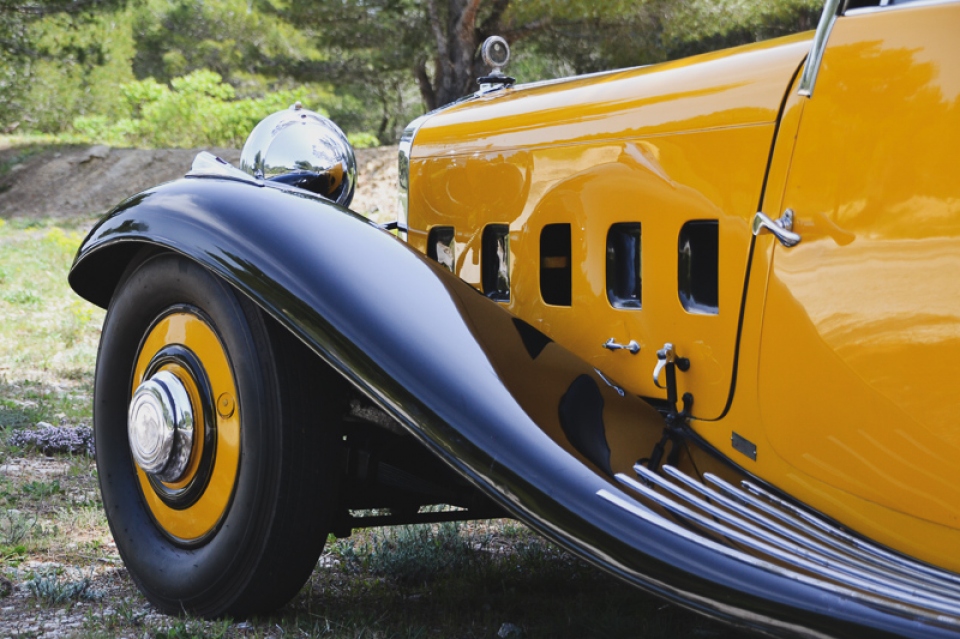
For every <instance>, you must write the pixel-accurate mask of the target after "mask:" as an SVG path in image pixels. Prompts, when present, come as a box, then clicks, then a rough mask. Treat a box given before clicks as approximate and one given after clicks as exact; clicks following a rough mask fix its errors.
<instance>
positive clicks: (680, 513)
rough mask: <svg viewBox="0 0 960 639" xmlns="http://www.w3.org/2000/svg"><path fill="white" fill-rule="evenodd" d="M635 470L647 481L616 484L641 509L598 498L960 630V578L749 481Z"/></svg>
mask: <svg viewBox="0 0 960 639" xmlns="http://www.w3.org/2000/svg"><path fill="white" fill-rule="evenodd" d="M634 470H635V471H636V473H637V475H638V476H639V480H637V479H634V478H632V477H629V476H627V475H625V474H623V473H619V474H617V475H616V478H617V480H618V481H619V482H620V483H621V484H623V485H625V486H627V487H628V488H630V489H631V490H632V491H633V492H635V493H637V494H638V495H639V496H640V498H641V499H640V500H639V501H638V502H630V501H628V500H625V499H623V497H621V496H618V495H615V494H613V493H612V492H610V491H607V490H600V491H598V493H597V495H598V496H599V497H601V498H603V499H605V500H607V501H609V502H612V503H614V504H616V505H618V506H620V507H621V508H623V509H625V510H627V511H629V512H630V513H632V514H634V515H636V516H637V517H640V518H642V519H644V520H645V521H647V522H650V523H654V524H656V525H658V526H661V527H663V528H665V529H668V530H669V531H670V532H672V533H674V534H678V535H681V536H682V537H683V538H685V539H688V540H690V541H694V542H696V543H698V544H700V545H702V546H705V547H707V548H709V549H710V550H713V551H716V552H719V553H721V554H723V555H725V556H727V557H731V558H735V559H737V560H739V561H742V562H745V563H747V564H750V565H751V566H754V567H757V568H760V569H763V570H766V571H769V572H772V573H776V574H778V575H780V576H784V577H788V578H790V579H793V580H796V581H798V582H801V583H804V584H807V585H811V586H815V587H818V588H821V589H823V590H825V591H828V592H830V593H833V594H838V595H842V596H844V597H851V598H853V599H857V600H859V601H862V602H864V603H867V604H869V605H871V606H873V607H878V608H881V609H885V610H887V611H889V612H891V613H894V614H899V615H909V616H912V617H919V618H925V619H928V620H930V621H934V622H936V623H938V624H945V625H948V626H953V627H960V587H958V586H960V580H958V576H957V575H954V574H952V573H948V572H945V571H942V570H938V569H936V568H934V567H931V566H927V565H925V564H921V563H919V562H917V561H914V560H911V559H909V558H906V557H901V556H898V555H896V554H895V553H892V552H890V551H887V550H884V549H882V548H879V547H877V546H875V545H874V544H870V543H868V542H864V541H862V540H859V539H856V538H855V537H853V536H852V535H850V534H849V533H847V532H845V531H843V530H841V529H839V528H838V527H837V526H835V525H833V524H831V523H830V522H828V521H826V520H824V519H823V518H821V517H819V516H817V515H815V514H814V513H812V512H808V511H805V510H803V509H801V508H798V507H797V506H794V505H792V504H787V502H785V501H784V500H782V499H779V498H777V497H776V496H775V495H772V494H771V493H770V492H769V491H766V490H765V489H763V488H761V487H759V486H757V485H756V484H755V483H752V482H749V481H744V482H743V489H738V488H736V487H735V486H733V485H731V484H729V483H727V482H725V481H724V480H722V479H720V478H719V477H717V476H715V475H711V474H709V473H708V474H706V475H705V479H706V481H707V482H709V483H710V484H712V486H714V487H716V488H714V487H711V486H707V485H706V484H704V483H702V482H700V481H698V480H696V479H693V478H691V477H690V476H689V475H686V474H684V473H682V472H681V471H679V470H678V469H676V468H674V467H672V466H666V465H665V466H663V467H662V471H663V474H664V475H666V477H664V476H661V475H659V474H657V473H654V472H651V471H650V470H648V469H647V468H646V467H644V466H641V465H639V464H638V465H636V466H634ZM644 502H647V503H646V504H645V503H644ZM658 507H659V508H658ZM659 509H662V510H659ZM801 513H802V514H801Z"/></svg>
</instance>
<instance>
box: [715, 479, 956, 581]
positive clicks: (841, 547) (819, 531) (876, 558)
mask: <svg viewBox="0 0 960 639" xmlns="http://www.w3.org/2000/svg"><path fill="white" fill-rule="evenodd" d="M704 480H705V481H706V482H708V483H711V484H713V485H715V486H716V487H717V488H718V489H719V490H720V491H721V492H722V493H723V494H725V495H727V496H729V497H730V498H732V499H734V500H737V501H739V502H741V503H743V504H744V505H745V506H746V507H750V508H755V509H757V510H760V511H761V512H763V513H764V514H766V515H768V516H770V517H773V518H776V519H777V520H779V521H781V522H783V523H785V524H788V525H790V526H791V527H793V528H795V529H797V530H799V531H800V532H802V533H803V534H805V535H809V536H810V537H813V538H814V539H817V540H818V541H820V542H821V543H823V544H826V545H828V546H831V547H833V548H835V549H836V550H838V551H840V552H843V553H846V554H848V555H851V556H856V557H858V558H859V560H860V561H863V562H866V563H869V564H872V565H874V566H877V567H878V568H881V569H884V570H890V571H893V572H895V573H899V574H901V575H903V576H905V577H908V578H914V579H922V580H928V581H929V580H930V579H934V580H935V581H936V583H935V584H933V585H934V586H935V587H937V588H945V589H949V590H952V591H955V592H958V595H960V590H958V589H957V587H956V586H957V582H956V580H950V579H943V578H941V575H932V574H930V573H929V572H926V571H923V570H919V569H918V568H917V567H915V566H914V565H912V563H915V562H907V561H904V560H903V558H900V557H896V556H895V555H891V554H890V553H887V555H889V556H891V557H893V559H888V558H887V557H885V556H881V555H879V554H876V553H871V552H867V551H865V550H863V549H861V548H860V545H858V544H854V543H853V542H854V541H856V542H859V544H864V542H862V541H860V540H857V539H856V538H855V537H851V536H849V535H846V538H841V537H840V536H839V535H838V534H831V533H830V532H827V531H828V530H829V525H828V524H827V523H826V522H823V521H822V520H821V521H820V524H821V525H818V526H812V525H809V524H807V523H806V520H805V519H800V518H798V517H794V516H793V515H791V514H789V513H786V512H784V511H783V510H780V509H778V508H775V507H773V506H769V505H767V504H765V503H763V502H762V501H760V500H759V499H757V498H756V497H754V496H752V495H750V494H747V493H746V492H745V491H744V490H739V489H737V488H736V487H735V486H732V485H731V484H728V483H727V482H726V481H724V480H723V479H720V478H719V477H717V476H716V475H713V474H712V473H704ZM809 517H811V518H812V519H817V518H816V517H813V516H812V515H809ZM835 532H836V533H840V532H841V531H839V530H836V531H835ZM864 545H865V544H864ZM877 550H879V549H877ZM947 576H950V577H956V575H950V574H949V573H947Z"/></svg>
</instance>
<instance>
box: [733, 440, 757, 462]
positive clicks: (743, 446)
mask: <svg viewBox="0 0 960 639" xmlns="http://www.w3.org/2000/svg"><path fill="white" fill-rule="evenodd" d="M730 443H731V444H732V445H733V449H734V450H736V451H738V452H741V453H743V454H744V455H746V456H747V457H749V458H750V459H752V460H753V461H757V445H756V444H754V443H753V442H751V441H750V440H748V439H744V438H743V437H741V436H740V435H737V434H736V433H733V434H732V435H731V437H730Z"/></svg>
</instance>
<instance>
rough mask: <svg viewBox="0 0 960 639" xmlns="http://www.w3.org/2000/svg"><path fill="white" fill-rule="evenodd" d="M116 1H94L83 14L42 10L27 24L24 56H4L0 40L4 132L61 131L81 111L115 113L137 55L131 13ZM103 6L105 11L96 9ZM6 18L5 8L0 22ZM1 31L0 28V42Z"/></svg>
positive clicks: (0, 107) (1, 125)
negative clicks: (120, 85) (114, 100)
mask: <svg viewBox="0 0 960 639" xmlns="http://www.w3.org/2000/svg"><path fill="white" fill-rule="evenodd" d="M41 4H44V3H41ZM48 4H49V3H48ZM61 4H64V5H66V4H67V3H61ZM76 4H77V5H81V4H85V3H76ZM116 4H117V3H116V2H112V3H110V4H109V5H108V4H107V3H93V4H91V5H88V10H87V11H85V12H82V13H76V12H73V11H70V12H60V13H56V12H55V13H52V14H49V15H45V14H44V13H43V12H39V13H38V14H37V16H39V17H37V18H36V19H33V20H31V21H30V22H29V23H28V24H24V25H22V36H23V43H24V44H23V46H24V49H23V54H22V55H20V56H19V57H12V56H11V55H10V54H9V52H7V53H8V55H6V56H4V51H3V46H2V42H0V94H4V98H5V99H4V100H0V131H2V130H3V129H4V128H6V129H9V130H14V129H15V130H18V131H40V132H47V133H60V132H62V131H64V130H65V129H66V127H68V126H69V124H70V120H71V119H72V118H73V117H75V116H76V115H80V114H85V113H91V112H97V113H102V114H104V115H107V116H112V115H114V112H113V110H112V98H113V95H114V94H115V90H116V86H117V84H118V83H120V82H125V81H130V80H133V74H132V71H131V66H130V60H131V58H132V57H133V53H134V49H133V40H132V37H131V31H130V23H131V16H130V14H129V12H127V11H116V10H114V7H115V5H116ZM0 6H2V2H0ZM98 6H100V7H104V9H103V10H102V11H94V9H93V8H92V7H98ZM108 9H109V10H108ZM2 16H3V12H2V11H0V22H2V21H3V19H4V18H3V17H2ZM2 31H3V27H2V26H0V41H2V39H3V38H2ZM5 74H6V75H8V76H9V82H8V83H7V85H6V86H4V80H3V78H4V75H5ZM4 89H7V90H6V91H5V90H4ZM8 96H9V99H6V98H7V97H8Z"/></svg>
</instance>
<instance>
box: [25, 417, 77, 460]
mask: <svg viewBox="0 0 960 639" xmlns="http://www.w3.org/2000/svg"><path fill="white" fill-rule="evenodd" d="M38 426H39V428H36V429H31V428H22V429H19V430H15V431H13V432H12V433H11V434H10V437H9V438H8V443H9V444H11V445H13V446H19V447H21V448H25V449H27V450H38V451H40V452H42V453H43V454H45V455H52V454H54V453H72V454H85V455H91V456H92V455H93V450H94V448H93V429H92V428H90V427H89V426H83V425H80V426H53V425H52V424H47V423H45V422H41V423H40V424H39V425H38Z"/></svg>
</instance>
